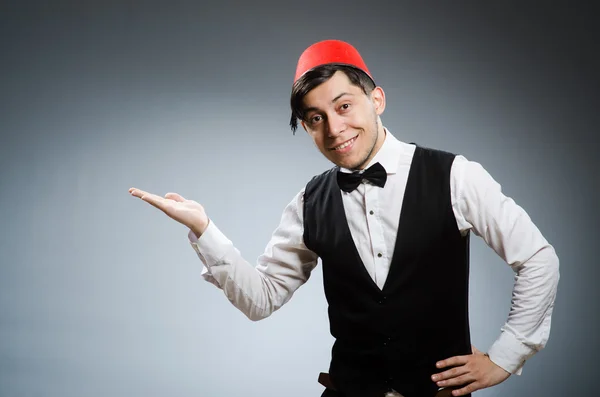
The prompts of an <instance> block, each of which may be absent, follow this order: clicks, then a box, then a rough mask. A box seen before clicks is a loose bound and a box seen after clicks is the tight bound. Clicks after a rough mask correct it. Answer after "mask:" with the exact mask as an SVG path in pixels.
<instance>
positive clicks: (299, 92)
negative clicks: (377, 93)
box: [290, 63, 375, 133]
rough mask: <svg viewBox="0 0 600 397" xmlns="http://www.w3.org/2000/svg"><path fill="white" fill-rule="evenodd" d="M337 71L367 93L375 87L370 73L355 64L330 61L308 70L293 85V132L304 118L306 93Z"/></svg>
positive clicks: (291, 124) (291, 120)
mask: <svg viewBox="0 0 600 397" xmlns="http://www.w3.org/2000/svg"><path fill="white" fill-rule="evenodd" d="M337 71H342V72H344V74H346V76H348V79H349V80H350V82H351V83H352V84H353V85H355V86H357V87H360V88H361V89H362V90H363V92H364V93H365V95H369V94H370V93H371V91H373V89H374V88H375V82H374V81H373V80H372V79H371V77H369V75H368V74H366V73H365V72H363V71H362V70H360V69H358V68H355V67H354V66H350V65H345V64H339V63H330V64H327V65H322V66H317V67H316V68H314V69H311V70H309V71H308V72H306V73H305V74H304V75H303V76H302V77H300V78H299V79H298V80H297V81H296V82H295V83H294V86H293V87H292V95H291V98H290V106H291V108H292V117H291V118H290V127H291V129H292V132H294V133H295V132H296V129H297V128H298V119H300V120H304V117H305V112H304V104H303V103H302V101H303V100H304V97H305V96H306V94H308V93H309V92H310V91H311V90H312V89H313V88H315V87H317V86H319V85H321V84H322V83H324V82H326V81H327V80H329V79H330V78H331V76H333V75H334V74H335V72H337Z"/></svg>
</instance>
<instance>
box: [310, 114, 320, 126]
mask: <svg viewBox="0 0 600 397" xmlns="http://www.w3.org/2000/svg"><path fill="white" fill-rule="evenodd" d="M321 119H322V117H321V116H315V117H313V118H312V119H310V121H311V123H312V124H315V123H318V122H319V121H321Z"/></svg>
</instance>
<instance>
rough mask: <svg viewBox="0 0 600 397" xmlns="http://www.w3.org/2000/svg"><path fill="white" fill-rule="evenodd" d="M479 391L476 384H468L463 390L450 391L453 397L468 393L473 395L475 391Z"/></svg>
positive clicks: (479, 387)
mask: <svg viewBox="0 0 600 397" xmlns="http://www.w3.org/2000/svg"><path fill="white" fill-rule="evenodd" d="M479 389H481V385H479V383H478V382H473V383H469V384H468V385H466V386H465V387H463V388H460V389H456V390H452V395H453V396H464V395H466V394H469V393H473V392H474V391H476V390H479Z"/></svg>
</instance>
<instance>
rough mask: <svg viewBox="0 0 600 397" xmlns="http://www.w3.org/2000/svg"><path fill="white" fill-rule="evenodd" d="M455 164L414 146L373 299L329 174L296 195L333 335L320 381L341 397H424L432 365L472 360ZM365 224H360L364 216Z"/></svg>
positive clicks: (465, 239) (430, 391) (430, 386)
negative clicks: (388, 257)
mask: <svg viewBox="0 0 600 397" xmlns="http://www.w3.org/2000/svg"><path fill="white" fill-rule="evenodd" d="M454 157H455V156H454V155H453V154H450V153H446V152H442V151H438V150H432V149H426V148H422V147H419V146H417V148H416V151H415V154H414V157H413V160H412V163H411V167H410V172H409V175H408V182H407V186H406V191H405V194H404V199H403V203H402V210H401V213H400V222H399V225H398V235H397V240H396V245H395V248H394V253H393V257H392V262H391V267H390V271H389V274H388V277H387V279H386V282H385V285H384V287H383V289H382V290H380V289H379V287H378V286H377V285H376V284H375V282H374V281H373V280H372V279H371V277H370V276H369V273H368V272H367V270H366V269H365V267H364V265H363V263H362V260H361V259H360V256H359V254H358V251H357V249H356V246H355V245H354V242H353V239H352V236H351V233H350V229H349V228H348V222H347V220H346V215H345V212H344V207H343V202H342V196H341V191H340V189H339V186H338V184H337V180H336V172H337V171H338V168H337V167H334V168H332V169H331V170H329V171H327V172H325V173H323V174H321V175H319V176H316V177H314V178H313V179H312V180H311V181H310V182H309V183H308V184H307V186H306V189H305V194H304V242H305V244H306V246H307V247H308V248H309V249H311V250H313V251H314V252H315V253H317V254H318V255H319V257H320V258H321V261H322V266H323V281H324V287H325V296H326V298H327V302H328V304H329V309H328V312H329V321H330V330H331V334H332V336H333V337H334V338H335V339H336V341H335V343H334V346H333V349H332V358H331V365H330V368H329V373H330V376H331V380H332V381H333V383H334V384H335V385H336V387H337V389H338V390H339V391H340V392H342V393H343V394H344V395H345V396H360V397H365V396H379V397H380V396H383V394H384V393H385V391H387V390H389V389H390V388H393V389H394V390H396V391H398V392H400V393H402V394H403V395H404V396H405V397H421V396H433V395H435V393H436V391H437V389H438V388H437V386H436V385H435V383H434V382H433V381H432V380H431V375H432V374H433V373H437V372H440V370H439V369H437V368H435V363H436V361H438V360H441V359H444V358H449V357H452V356H456V355H464V354H469V353H471V342H470V334H469V315H468V281H469V236H468V235H467V236H461V234H460V232H459V230H458V227H457V224H456V219H455V217H454V213H453V211H452V205H451V199H450V169H451V167H452V162H453V161H454ZM367 216H368V215H367Z"/></svg>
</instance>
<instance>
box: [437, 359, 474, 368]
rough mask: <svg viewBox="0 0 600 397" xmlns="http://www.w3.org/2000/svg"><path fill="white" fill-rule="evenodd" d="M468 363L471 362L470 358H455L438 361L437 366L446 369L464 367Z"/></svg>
mask: <svg viewBox="0 0 600 397" xmlns="http://www.w3.org/2000/svg"><path fill="white" fill-rule="evenodd" d="M467 361H469V356H454V357H450V358H447V359H445V360H441V361H438V362H437V363H435V366H436V367H438V368H446V367H452V366H456V365H463V364H466V363H467Z"/></svg>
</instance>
